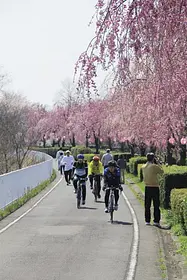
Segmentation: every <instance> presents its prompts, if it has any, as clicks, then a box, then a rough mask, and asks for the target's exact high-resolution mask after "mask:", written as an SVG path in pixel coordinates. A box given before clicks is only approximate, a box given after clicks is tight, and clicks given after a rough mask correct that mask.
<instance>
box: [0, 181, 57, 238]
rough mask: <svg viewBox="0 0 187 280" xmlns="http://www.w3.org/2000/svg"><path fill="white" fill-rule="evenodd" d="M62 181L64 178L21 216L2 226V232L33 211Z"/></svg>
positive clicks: (0, 231)
mask: <svg viewBox="0 0 187 280" xmlns="http://www.w3.org/2000/svg"><path fill="white" fill-rule="evenodd" d="M61 181H62V178H61V179H60V180H59V181H58V182H57V183H56V184H55V185H54V187H52V189H50V190H49V191H48V192H47V193H46V194H44V196H42V197H41V198H40V199H39V200H38V201H37V202H36V203H35V204H34V205H33V206H32V207H31V208H29V209H28V210H27V211H26V212H24V213H23V214H22V215H21V216H19V217H18V218H17V219H15V220H14V221H12V222H11V223H10V224H8V225H7V226H6V227H4V228H2V229H1V230H0V234H1V233H3V232H4V231H6V230H7V229H9V228H10V227H11V226H13V225H14V224H16V223H17V222H18V221H20V220H21V219H22V218H23V217H25V216H26V215H27V214H28V213H29V212H31V211H32V210H33V209H34V208H35V207H36V206H37V205H38V204H39V203H40V202H41V201H42V200H44V198H46V197H47V196H48V195H49V194H50V193H51V192H52V191H53V190H54V189H55V188H56V187H57V186H58V184H59V183H60V182H61Z"/></svg>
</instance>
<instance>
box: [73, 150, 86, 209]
mask: <svg viewBox="0 0 187 280" xmlns="http://www.w3.org/2000/svg"><path fill="white" fill-rule="evenodd" d="M87 176H88V165H87V162H85V161H84V155H82V154H79V155H78V156H77V161H76V162H74V165H73V186H74V189H75V190H74V193H77V183H78V180H79V178H85V181H86V178H87ZM85 200H86V182H85V185H84V187H83V188H82V204H85Z"/></svg>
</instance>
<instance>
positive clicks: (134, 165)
mask: <svg viewBox="0 0 187 280" xmlns="http://www.w3.org/2000/svg"><path fill="white" fill-rule="evenodd" d="M146 162H147V158H146V157H140V156H137V157H132V158H130V160H129V169H130V173H132V174H134V175H135V176H137V175H138V164H141V163H146Z"/></svg>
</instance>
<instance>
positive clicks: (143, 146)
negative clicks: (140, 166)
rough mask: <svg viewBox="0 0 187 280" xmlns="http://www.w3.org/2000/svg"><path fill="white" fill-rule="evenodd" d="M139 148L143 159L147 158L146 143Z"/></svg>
mask: <svg viewBox="0 0 187 280" xmlns="http://www.w3.org/2000/svg"><path fill="white" fill-rule="evenodd" d="M139 148H140V155H141V157H144V156H145V152H146V145H145V143H143V142H141V143H140V146H139Z"/></svg>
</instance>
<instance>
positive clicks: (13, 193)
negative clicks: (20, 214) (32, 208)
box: [0, 151, 53, 209]
mask: <svg viewBox="0 0 187 280" xmlns="http://www.w3.org/2000/svg"><path fill="white" fill-rule="evenodd" d="M30 154H31V156H34V157H36V158H39V159H42V160H44V161H43V162H41V163H39V164H36V165H32V166H29V167H26V168H23V169H20V170H16V171H13V172H10V173H6V174H3V175H0V209H3V208H5V207H6V206H7V205H9V204H10V203H12V202H13V201H15V200H16V199H18V198H20V197H22V196H23V195H24V194H25V193H26V191H27V190H28V189H33V188H35V187H37V186H38V185H39V184H40V183H42V182H43V181H45V180H48V179H49V178H50V177H51V175H52V172H53V158H52V157H51V156H49V155H47V154H44V153H41V152H34V151H31V152H30Z"/></svg>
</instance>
